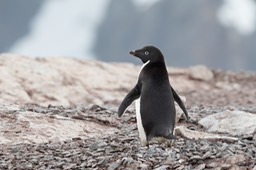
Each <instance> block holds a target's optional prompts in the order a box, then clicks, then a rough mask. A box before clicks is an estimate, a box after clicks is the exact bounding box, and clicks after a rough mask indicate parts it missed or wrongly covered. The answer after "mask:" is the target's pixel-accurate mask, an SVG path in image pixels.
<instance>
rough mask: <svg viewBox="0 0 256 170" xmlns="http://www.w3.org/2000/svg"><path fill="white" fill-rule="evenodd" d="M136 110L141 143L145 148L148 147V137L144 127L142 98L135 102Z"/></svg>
mask: <svg viewBox="0 0 256 170" xmlns="http://www.w3.org/2000/svg"><path fill="white" fill-rule="evenodd" d="M135 109H136V119H137V127H138V131H139V137H140V141H141V143H142V145H143V146H145V145H147V137H146V133H145V130H144V127H143V125H142V120H141V113H140V98H139V99H137V100H136V101H135Z"/></svg>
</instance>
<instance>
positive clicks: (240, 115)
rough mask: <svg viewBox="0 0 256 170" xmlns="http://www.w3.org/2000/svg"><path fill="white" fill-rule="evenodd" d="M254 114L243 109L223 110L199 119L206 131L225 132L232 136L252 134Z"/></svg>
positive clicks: (253, 130) (255, 119)
mask: <svg viewBox="0 0 256 170" xmlns="http://www.w3.org/2000/svg"><path fill="white" fill-rule="evenodd" d="M255 122H256V115H255V114H251V113H248V112H244V111H238V110H234V111H230V110H227V111H224V112H220V113H216V114H212V115H209V116H206V117H205V118H202V119H201V120H200V121H199V124H201V125H202V126H203V127H204V128H206V129H207V131H208V132H218V133H227V134H230V135H232V136H244V135H253V133H254V132H255V129H256V124H255Z"/></svg>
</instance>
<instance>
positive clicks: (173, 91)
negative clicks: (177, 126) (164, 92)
mask: <svg viewBox="0 0 256 170" xmlns="http://www.w3.org/2000/svg"><path fill="white" fill-rule="evenodd" d="M171 89H172V94H173V97H174V100H175V101H176V102H177V103H178V105H179V106H180V108H181V109H182V110H183V112H184V114H185V116H186V118H187V120H189V117H188V112H187V109H186V108H185V106H184V104H183V102H182V100H181V99H180V96H179V95H178V94H177V93H176V91H175V90H174V89H173V88H172V86H171Z"/></svg>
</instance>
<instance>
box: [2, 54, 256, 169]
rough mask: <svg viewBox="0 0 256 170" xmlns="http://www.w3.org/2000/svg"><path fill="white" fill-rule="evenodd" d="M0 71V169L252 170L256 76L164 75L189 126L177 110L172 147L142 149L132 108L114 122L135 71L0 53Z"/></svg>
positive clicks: (195, 70) (194, 71)
mask: <svg viewBox="0 0 256 170" xmlns="http://www.w3.org/2000/svg"><path fill="white" fill-rule="evenodd" d="M4 57H5V58H4ZM0 69H1V72H0V74H1V76H0V90H1V93H0V98H1V105H0V117H1V119H0V134H1V135H0V169H110V170H111V169H158V170H160V169H161V170H162V169H254V170H255V169H256V130H255V129H256V124H255V122H256V103H255V101H256V88H255V87H256V74H255V73H251V72H238V73H234V72H230V71H221V70H210V69H208V68H206V67H203V66H196V67H192V68H188V69H181V68H168V70H169V75H170V81H171V83H172V85H173V87H174V88H175V89H176V90H177V91H178V92H179V94H181V95H182V96H185V98H186V106H187V109H188V112H189V115H190V117H191V119H192V121H191V122H186V121H185V120H184V117H183V116H181V112H180V110H178V115H179V116H178V118H177V125H176V130H175V133H176V136H177V140H175V141H174V142H173V144H172V145H171V146H168V145H167V144H166V143H158V142H152V143H151V144H150V145H149V147H142V146H141V145H140V142H139V139H138V131H137V127H136V119H135V113H134V107H133V106H132V107H130V108H129V109H128V110H127V112H126V113H125V114H124V115H123V117H122V118H118V117H117V114H116V110H117V107H118V104H119V103H120V102H121V100H122V98H123V97H124V95H125V94H126V93H127V92H128V91H129V89H130V88H131V87H132V86H133V84H134V83H135V81H136V76H137V72H138V70H139V68H138V67H137V66H134V65H130V64H122V63H101V62H98V61H82V60H77V59H65V58H46V59H31V58H27V57H21V56H13V55H9V54H8V55H7V54H5V55H4V56H2V57H0ZM212 122H214V123H212ZM227 122H228V123H227Z"/></svg>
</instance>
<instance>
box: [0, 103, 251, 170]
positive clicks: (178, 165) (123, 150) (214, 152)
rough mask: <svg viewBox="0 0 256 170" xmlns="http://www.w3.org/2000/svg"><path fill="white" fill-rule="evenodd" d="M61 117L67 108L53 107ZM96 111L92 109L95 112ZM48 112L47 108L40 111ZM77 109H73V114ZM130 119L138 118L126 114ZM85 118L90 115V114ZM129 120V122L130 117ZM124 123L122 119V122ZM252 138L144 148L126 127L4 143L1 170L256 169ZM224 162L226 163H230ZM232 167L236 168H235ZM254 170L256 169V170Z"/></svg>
mask: <svg viewBox="0 0 256 170" xmlns="http://www.w3.org/2000/svg"><path fill="white" fill-rule="evenodd" d="M49 109H50V110H51V109H53V110H55V111H54V113H56V114H63V112H65V108H60V109H59V110H58V107H50V108H49ZM90 109H92V110H90ZM34 110H36V109H34ZM41 110H43V111H44V114H48V113H49V111H47V108H45V109H41ZM72 110H73V111H76V110H77V109H72V108H71V109H69V110H68V112H69V114H67V116H71V115H72V114H73V113H72ZM80 112H81V114H85V113H84V112H86V114H90V118H93V117H95V118H97V121H99V120H104V121H105V123H107V124H108V123H109V122H112V124H111V126H118V122H116V123H115V120H109V121H106V117H108V116H110V115H111V113H110V112H109V111H106V113H105V111H104V109H102V108H101V107H99V106H91V107H90V108H87V109H80ZM123 116H124V117H126V118H127V119H129V118H131V117H133V116H134V115H132V113H131V115H130V114H124V115H123ZM85 117H86V116H85ZM129 120H130V119H129ZM119 121H120V120H119ZM247 140H248V139H239V141H238V142H235V143H229V144H227V143H225V142H217V143H216V142H210V141H204V140H198V141H196V140H185V139H183V138H178V139H177V140H176V141H175V145H173V146H171V147H167V146H166V144H159V143H154V144H151V145H150V146H149V147H142V146H141V144H140V141H139V138H138V131H137V128H136V122H130V123H129V124H128V123H123V124H122V126H120V133H116V134H114V135H111V136H106V137H102V138H88V139H82V138H77V139H70V140H67V141H61V142H49V143H42V144H17V145H0V169H32V168H34V169H106V168H107V169H109V170H116V169H152V168H154V169H157V170H161V169H180V170H183V169H196V170H201V169H205V168H213V169H230V168H232V167H233V165H234V166H237V167H238V168H239V169H246V168H247V169H251V168H253V166H255V165H254V164H253V162H256V160H255V154H256V147H255V144H254V143H252V142H246V141H247ZM220 160H226V162H225V164H223V163H221V161H220ZM231 165H232V166H231ZM254 169H255V168H254Z"/></svg>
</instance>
